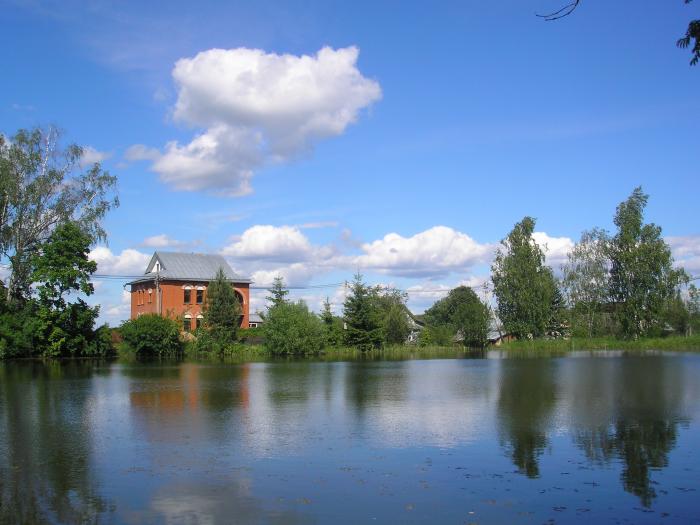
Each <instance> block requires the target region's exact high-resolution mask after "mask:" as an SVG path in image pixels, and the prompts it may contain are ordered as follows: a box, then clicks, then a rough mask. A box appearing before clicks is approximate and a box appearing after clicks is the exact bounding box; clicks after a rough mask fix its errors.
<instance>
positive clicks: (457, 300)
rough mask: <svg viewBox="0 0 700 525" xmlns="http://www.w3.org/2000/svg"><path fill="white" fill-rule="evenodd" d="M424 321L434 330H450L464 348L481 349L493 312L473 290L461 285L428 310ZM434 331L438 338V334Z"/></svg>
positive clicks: (486, 336) (485, 339) (484, 343)
mask: <svg viewBox="0 0 700 525" xmlns="http://www.w3.org/2000/svg"><path fill="white" fill-rule="evenodd" d="M425 320H426V323H427V324H428V326H430V327H431V328H432V327H447V328H449V331H450V333H451V336H454V335H458V336H459V337H460V339H461V340H462V343H463V344H464V346H468V347H474V348H481V347H483V346H485V345H486V342H487V338H488V331H489V323H490V321H491V311H490V310H489V308H488V306H486V305H485V304H484V303H483V302H482V301H481V300H480V299H479V297H478V296H477V295H476V293H475V292H474V290H472V289H471V288H469V287H467V286H458V287H457V288H454V289H452V290H450V292H449V293H448V294H447V297H445V298H444V299H440V300H439V301H436V302H435V304H434V305H433V306H431V307H430V308H429V309H428V310H426V311H425ZM432 332H434V333H435V335H436V336H437V337H439V331H435V330H431V333H432Z"/></svg>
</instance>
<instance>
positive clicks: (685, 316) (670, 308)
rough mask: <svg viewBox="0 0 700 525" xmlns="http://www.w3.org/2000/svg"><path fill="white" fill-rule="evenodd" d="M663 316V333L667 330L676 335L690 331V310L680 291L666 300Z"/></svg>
mask: <svg viewBox="0 0 700 525" xmlns="http://www.w3.org/2000/svg"><path fill="white" fill-rule="evenodd" d="M661 318H662V324H663V326H662V327H661V331H660V332H661V334H663V333H664V332H666V331H667V330H670V331H671V332H672V333H673V334H675V335H686V334H688V333H689V332H690V312H689V311H688V308H687V306H686V303H685V301H683V298H682V297H681V294H680V291H679V292H677V293H676V294H675V295H674V296H673V297H671V298H670V299H669V300H668V301H666V304H665V306H664V308H663V312H662V314H661ZM661 334H660V335H661Z"/></svg>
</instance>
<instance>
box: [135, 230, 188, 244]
mask: <svg viewBox="0 0 700 525" xmlns="http://www.w3.org/2000/svg"><path fill="white" fill-rule="evenodd" d="M187 245H188V243H186V242H185V241H178V240H177V239H171V238H170V237H168V236H167V235H166V234H164V233H161V234H160V235H153V236H151V237H146V238H145V239H144V240H143V241H142V242H141V246H144V247H147V248H182V247H183V246H187Z"/></svg>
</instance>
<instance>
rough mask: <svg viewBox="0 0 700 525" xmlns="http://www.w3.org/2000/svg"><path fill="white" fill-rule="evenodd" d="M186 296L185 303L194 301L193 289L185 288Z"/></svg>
mask: <svg viewBox="0 0 700 525" xmlns="http://www.w3.org/2000/svg"><path fill="white" fill-rule="evenodd" d="M184 292H185V297H184V303H185V304H190V303H191V302H192V290H190V289H189V288H185V290H184Z"/></svg>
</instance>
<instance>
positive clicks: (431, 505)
mask: <svg viewBox="0 0 700 525" xmlns="http://www.w3.org/2000/svg"><path fill="white" fill-rule="evenodd" d="M698 416H700V354H663V355H661V354H657V355H655V354H644V355H642V354H639V353H634V354H630V355H625V354H623V353H616V352H608V353H601V352H597V353H591V354H588V353H579V354H572V355H567V356H565V357H545V358H512V357H511V358H504V356H503V355H500V354H497V353H490V354H488V355H486V356H482V358H480V359H466V358H458V359H431V360H403V361H402V360H392V361H382V360H372V361H369V360H368V361H363V360H358V361H350V362H318V361H317V362H314V361H311V360H306V361H278V362H258V363H244V364H207V363H187V362H185V363H172V364H123V363H95V362H89V361H71V362H50V363H42V362H10V363H4V364H2V363H0V523H46V522H48V523H97V522H99V523H149V524H150V523H294V524H296V523H328V522H333V523H334V524H338V523H352V524H355V523H377V522H379V523H460V524H461V523H480V524H485V523H545V522H550V523H583V522H590V523H600V522H615V523H621V522H627V523H693V522H699V521H700V493H699V492H698V490H700V484H699V483H698V480H700V454H697V448H698V445H700V432H699V429H698Z"/></svg>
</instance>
